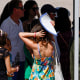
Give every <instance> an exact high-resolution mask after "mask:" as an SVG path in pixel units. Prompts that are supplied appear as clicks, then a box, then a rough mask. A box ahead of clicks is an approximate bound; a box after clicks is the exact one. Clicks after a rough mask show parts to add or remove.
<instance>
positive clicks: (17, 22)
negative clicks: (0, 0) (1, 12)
mask: <svg viewBox="0 0 80 80" xmlns="http://www.w3.org/2000/svg"><path fill="white" fill-rule="evenodd" d="M11 18H12V20H13V21H14V22H15V23H16V24H19V18H18V17H17V16H15V15H11Z"/></svg>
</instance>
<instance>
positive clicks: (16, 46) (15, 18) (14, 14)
mask: <svg viewBox="0 0 80 80" xmlns="http://www.w3.org/2000/svg"><path fill="white" fill-rule="evenodd" d="M9 11H10V16H9V17H8V18H7V19H5V20H4V21H3V22H2V24H1V29H2V30H4V31H5V32H7V34H8V38H9V40H10V42H11V47H12V50H11V51H10V54H11V55H12V64H14V63H16V60H15V58H16V55H17V54H19V57H20V58H19V59H20V60H19V64H18V65H20V69H19V72H15V73H14V77H12V80H24V62H25V54H24V50H23V45H24V43H23V42H22V40H21V39H20V38H19V36H18V33H19V32H23V31H24V30H23V26H22V22H21V20H20V18H21V17H23V16H24V8H23V4H22V1H21V0H12V1H11V2H10V3H9ZM14 66H15V65H14Z"/></svg>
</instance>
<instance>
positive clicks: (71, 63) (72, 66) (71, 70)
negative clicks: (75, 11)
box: [70, 17, 80, 80]
mask: <svg viewBox="0 0 80 80" xmlns="http://www.w3.org/2000/svg"><path fill="white" fill-rule="evenodd" d="M73 26H74V24H73ZM74 29H75V27H74ZM71 43H72V44H71V46H70V73H71V80H74V36H73V37H72V42H71ZM78 57H79V62H78V63H79V72H78V73H79V80H80V17H79V56H78Z"/></svg>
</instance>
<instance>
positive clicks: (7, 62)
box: [5, 56, 19, 74]
mask: <svg viewBox="0 0 80 80" xmlns="http://www.w3.org/2000/svg"><path fill="white" fill-rule="evenodd" d="M5 64H6V69H7V72H8V74H13V72H18V70H19V67H18V66H17V67H14V68H12V67H11V65H10V56H7V57H5Z"/></svg>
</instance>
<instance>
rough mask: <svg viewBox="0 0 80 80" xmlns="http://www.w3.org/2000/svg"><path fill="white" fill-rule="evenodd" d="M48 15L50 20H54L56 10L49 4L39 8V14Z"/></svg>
mask: <svg viewBox="0 0 80 80" xmlns="http://www.w3.org/2000/svg"><path fill="white" fill-rule="evenodd" d="M46 12H47V13H48V15H49V16H50V18H51V19H52V20H54V19H55V16H56V9H55V8H54V7H53V6H52V5H51V4H45V5H43V6H42V7H41V14H44V13H46Z"/></svg>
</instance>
